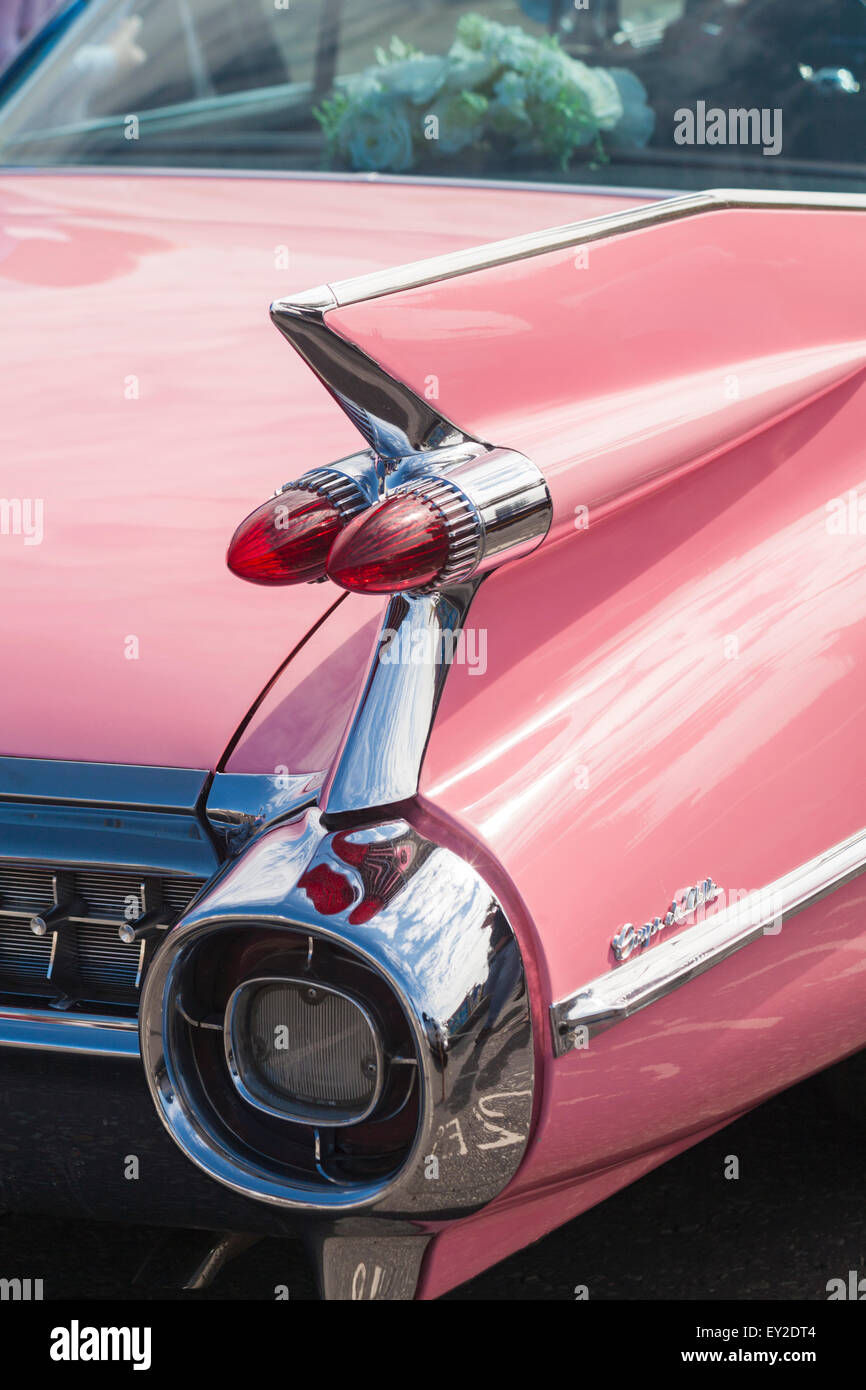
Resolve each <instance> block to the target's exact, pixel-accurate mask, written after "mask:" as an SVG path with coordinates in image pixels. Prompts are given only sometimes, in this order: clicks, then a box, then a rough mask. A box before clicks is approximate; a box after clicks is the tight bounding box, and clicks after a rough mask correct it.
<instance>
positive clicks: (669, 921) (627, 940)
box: [610, 878, 722, 960]
mask: <svg viewBox="0 0 866 1390" xmlns="http://www.w3.org/2000/svg"><path fill="white" fill-rule="evenodd" d="M721 891H722V890H721V888H719V887H717V885H716V884H715V883H714V882H713V880H712V879H711V878H705V879H703V880H702V882H701V883H697V884H695V886H694V888H687V889H686V891H685V892H684V893H681V894H680V895H679V897H678V898H675V899H674V901H673V902H672V903H671V905H670V907H669V908H668V910H667V912H666V913H665V915H664V917H653V918H652V920H651V921H649V922H644V924H643V926H642V927H636V926H634V925H633V924H632V923H631V922H626V924H625V926H624V927H623V928H622V929H621V930H620V931H618V932H617V934H616V936H615V937H614V938H613V941H612V942H611V943H610V944H611V946H612V947H613V953H614V955H615V956H616V958H617V960H628V958H629V956H630V955H632V954H633V952H634V951H642V950H643V948H644V946H647V945H648V944H649V942H650V941H652V939H653V937H654V936H658V934H659V932H661V931H664V929H665V927H676V926H679V924H680V922H685V921H686V920H687V918H689V917H691V916H692V914H693V913H695V912H697V911H698V909H699V908H702V907H706V905H707V903H714V902H715V901H716V898H717V897H718V896H719V894H720V893H721Z"/></svg>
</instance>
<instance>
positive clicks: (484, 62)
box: [443, 39, 500, 92]
mask: <svg viewBox="0 0 866 1390" xmlns="http://www.w3.org/2000/svg"><path fill="white" fill-rule="evenodd" d="M499 66H500V64H499V63H498V62H497V60H496V58H493V57H491V56H490V55H489V54H487V53H479V52H477V51H476V50H475V49H474V48H469V47H467V45H466V44H465V43H462V42H461V41H460V39H456V40H455V42H454V43H453V44H452V45H451V48H450V49H449V51H448V73H447V75H446V78H445V83H444V87H443V90H444V91H446V92H465V91H471V90H472V88H473V87H483V86H484V84H485V82H489V81H490V79H491V77H493V75H494V73H496V72H498V70H499Z"/></svg>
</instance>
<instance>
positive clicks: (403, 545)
mask: <svg viewBox="0 0 866 1390" xmlns="http://www.w3.org/2000/svg"><path fill="white" fill-rule="evenodd" d="M448 551H449V535H448V527H447V525H446V523H445V518H444V517H443V516H442V514H441V513H440V512H439V511H438V510H437V509H436V508H435V507H434V506H432V505H431V503H429V502H427V501H425V499H424V498H421V497H414V496H411V495H410V496H404V497H392V498H390V499H389V500H388V501H387V502H380V503H379V505H378V506H376V507H372V508H371V509H370V510H369V511H366V512H363V513H362V514H361V515H360V516H357V517H355V519H354V521H351V522H350V523H349V525H348V526H347V527H346V529H345V530H344V531H343V532H341V534H340V535H339V536H338V538H337V540H336V541H335V542H334V546H333V549H332V550H331V553H330V555H329V556H328V577H329V578H330V579H333V581H334V583H335V584H339V585H341V586H342V588H344V589H353V590H356V591H357V592H358V593H363V594H394V593H399V592H400V591H401V590H404V589H422V588H425V587H426V586H427V585H428V584H432V583H433V582H434V580H435V579H436V577H437V576H438V575H439V574H440V573H441V572H442V570H443V569H444V568H445V565H446V563H447V561H448Z"/></svg>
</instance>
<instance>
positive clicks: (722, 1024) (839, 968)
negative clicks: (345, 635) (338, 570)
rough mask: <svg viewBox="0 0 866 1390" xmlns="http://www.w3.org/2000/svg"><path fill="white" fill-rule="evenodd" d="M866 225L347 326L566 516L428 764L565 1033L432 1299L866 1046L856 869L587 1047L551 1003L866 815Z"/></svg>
mask: <svg viewBox="0 0 866 1390" xmlns="http://www.w3.org/2000/svg"><path fill="white" fill-rule="evenodd" d="M862 226H863V222H862V220H858V215H856V214H848V213H833V214H830V213H826V214H817V213H814V212H803V213H793V214H788V213H776V212H773V213H766V212H743V213H736V214H734V213H730V214H729V213H712V214H709V215H707V216H705V217H703V218H695V219H691V220H689V221H688V222H682V223H677V224H671V225H669V226H667V227H660V228H658V229H654V230H652V231H645V232H639V233H636V234H634V235H632V236H629V237H619V238H616V239H614V240H612V241H611V242H610V243H607V242H605V243H598V244H595V245H593V246H591V247H590V256H589V265H588V267H587V268H585V269H580V270H578V269H576V268H575V267H574V265H573V264H571V263H570V262H569V260H568V258H567V257H566V256H564V255H562V254H561V253H557V254H556V255H553V256H550V257H544V258H539V259H537V260H535V261H534V262H533V261H532V260H527V261H524V262H520V263H519V264H517V265H515V266H510V267H508V268H506V269H504V270H502V271H500V270H496V271H489V272H483V273H479V274H477V275H475V276H472V277H462V278H461V279H460V280H454V281H450V282H446V283H443V284H441V285H439V286H436V287H433V288H427V289H424V290H418V291H413V292H409V293H407V294H405V295H400V296H393V297H392V299H390V300H383V301H381V302H379V304H378V306H377V305H375V304H374V305H359V306H354V307H352V308H350V309H346V310H342V311H340V314H339V315H332V316H331V318H332V322H333V323H334V326H337V327H339V330H340V331H341V332H344V333H346V334H349V333H350V331H351V334H352V336H354V337H356V338H357V339H358V341H360V342H361V343H362V345H363V346H365V347H366V348H367V350H368V351H371V352H373V353H375V355H377V356H379V357H380V359H382V360H385V362H386V365H393V364H394V363H396V361H397V360H398V359H399V360H400V362H401V363H402V374H403V376H404V378H405V379H407V380H408V381H409V382H410V384H413V385H415V386H416V389H417V388H418V384H419V383H420V381H421V380H423V378H424V377H427V376H429V375H430V374H431V373H433V374H435V375H437V376H438V378H439V381H440V385H441V394H440V400H439V405H440V407H441V409H442V410H443V412H444V413H445V414H446V415H448V416H449V417H450V418H454V419H456V420H457V421H458V422H459V423H460V424H461V425H462V426H463V427H465V428H469V429H471V430H472V431H473V432H475V433H477V434H478V435H480V436H481V437H482V438H485V439H489V440H491V441H492V442H494V443H496V444H500V445H505V446H513V447H518V448H521V449H523V450H524V451H525V452H526V453H527V454H529V455H530V457H533V458H534V459H535V460H536V461H537V462H539V463H541V465H542V467H543V468H544V470H545V472H546V474H547V476H548V479H549V481H550V484H551V488H552V491H553V496H554V505H555V522H554V528H553V532H552V534H551V537H550V539H549V540H548V541H547V542H546V543H545V545H544V546H542V548H541V549H540V550H539V551H538V552H537V553H536V554H535V555H534V556H532V557H530V558H529V559H528V560H524V561H521V562H519V563H516V564H514V565H511V566H505V567H503V569H502V570H501V571H500V572H498V573H497V574H495V575H494V576H493V577H491V578H490V579H488V580H486V581H485V583H484V584H483V585H482V587H481V589H480V591H479V594H478V597H477V599H476V601H475V603H474V605H473V608H472V610H471V615H470V623H471V625H473V626H474V627H477V628H480V629H484V630H486V632H487V652H488V670H487V674H486V676H485V677H484V679H478V678H477V677H475V678H473V677H471V676H470V675H469V673H468V671H467V669H466V668H463V667H460V666H457V667H455V668H454V670H453V671H452V673H451V675H450V677H449V682H448V684H447V686H446V690H445V694H444V697H443V701H442V705H441V707H440V711H439V715H438V718H437V721H436V725H435V728H434V732H433V736H432V738H431V742H430V745H429V748H428V753H427V758H426V762H425V766H424V770H423V776H422V794H423V797H424V799H425V800H426V801H427V802H429V803H430V804H432V805H435V807H436V808H437V811H438V813H439V814H440V815H441V814H444V815H445V816H446V817H448V818H450V820H451V822H452V824H453V826H454V827H455V829H454V833H455V835H457V836H459V835H460V833H461V830H462V832H463V833H465V834H467V835H468V836H470V837H472V838H474V839H477V840H478V841H480V842H481V843H482V844H483V845H484V846H485V847H486V849H487V850H488V851H489V852H490V853H491V854H492V855H493V856H494V858H495V859H496V860H497V861H498V863H499V864H500V865H501V866H502V867H503V869H504V871H505V872H506V873H507V875H508V876H509V878H510V879H511V881H512V882H513V883H514V884H515V885H517V887H518V888H519V893H520V897H521V900H522V902H523V904H525V908H526V913H525V915H518V925H519V929H520V930H521V931H522V932H523V942H524V950H525V951H526V952H527V954H532V956H533V957H534V959H535V961H536V963H537V971H536V972H535V974H534V978H535V979H536V980H537V982H538V994H537V995H536V998H535V1004H536V1022H537V1026H538V1028H539V1029H540V1030H541V1034H542V1051H541V1071H540V1073H539V1077H538V1080H539V1082H540V1091H541V1095H542V1102H541V1112H540V1115H539V1117H538V1123H537V1130H536V1134H535V1138H534V1142H533V1143H532V1144H531V1146H530V1149H529V1151H528V1154H527V1158H526V1159H525V1161H524V1164H523V1166H522V1168H521V1170H520V1172H519V1173H518V1175H517V1177H516V1179H515V1180H514V1182H513V1183H512V1185H511V1187H510V1188H509V1189H508V1190H507V1192H506V1193H504V1194H503V1195H502V1196H501V1197H500V1198H499V1199H497V1201H496V1202H495V1203H494V1204H493V1206H492V1207H491V1208H489V1209H488V1210H487V1212H485V1214H484V1217H483V1219H474V1220H473V1221H470V1222H467V1223H461V1224H460V1225H459V1226H457V1227H455V1228H454V1229H453V1230H452V1231H450V1232H449V1233H447V1235H444V1236H442V1237H441V1245H440V1244H439V1243H436V1244H434V1246H433V1248H432V1250H431V1254H430V1257H429V1261H428V1266H427V1269H428V1274H427V1284H426V1288H427V1289H428V1291H430V1292H432V1291H437V1290H438V1291H442V1289H444V1288H445V1287H448V1285H449V1280H452V1279H453V1278H454V1277H460V1278H465V1277H467V1275H466V1273H465V1272H461V1271H464V1270H466V1269H467V1268H470V1267H471V1268H473V1269H476V1268H481V1267H483V1266H484V1265H485V1264H487V1263H489V1249H490V1244H491V1242H493V1243H495V1244H496V1246H497V1249H498V1251H499V1253H500V1257H501V1255H502V1254H505V1253H508V1251H509V1250H513V1249H516V1248H518V1247H519V1246H520V1245H522V1244H525V1243H526V1242H527V1241H528V1240H531V1239H534V1238H536V1237H537V1236H538V1235H540V1234H543V1232H544V1230H545V1229H549V1228H550V1226H552V1225H554V1224H556V1220H557V1217H556V1216H555V1212H557V1211H559V1212H562V1213H565V1212H566V1211H567V1214H576V1213H577V1212H579V1211H581V1210H583V1209H585V1207H586V1206H587V1205H590V1204H591V1203H592V1202H594V1201H597V1200H599V1195H598V1194H599V1192H601V1194H602V1195H605V1192H606V1191H607V1190H612V1189H613V1188H614V1187H616V1186H618V1185H621V1183H622V1182H625V1181H629V1180H631V1179H630V1177H629V1176H628V1174H629V1172H631V1171H632V1168H631V1165H633V1164H636V1165H637V1166H638V1169H639V1170H641V1171H643V1170H644V1169H643V1168H642V1167H641V1165H644V1164H646V1166H647V1167H651V1166H653V1164H654V1163H655V1162H658V1161H661V1159H662V1158H663V1157H664V1156H666V1154H667V1153H668V1151H669V1146H670V1145H671V1144H674V1145H679V1146H685V1145H686V1144H688V1143H689V1142H694V1141H695V1140H696V1139H697V1138H700V1137H701V1136H702V1135H703V1134H705V1133H707V1132H708V1131H710V1130H712V1129H714V1128H716V1127H718V1126H719V1125H721V1124H724V1123H726V1122H728V1121H729V1120H730V1119H731V1118H733V1117H735V1116H736V1115H737V1114H739V1113H742V1111H744V1110H745V1109H748V1108H749V1107H750V1106H752V1105H755V1104H757V1103H759V1102H760V1101H761V1100H763V1099H765V1098H766V1097H767V1096H769V1095H771V1094H773V1093H774V1092H775V1091H778V1090H780V1089H783V1088H784V1087H786V1086H788V1085H791V1084H793V1083H794V1082H796V1081H797V1080H798V1079H800V1078H802V1077H804V1076H806V1075H808V1074H809V1073H811V1072H813V1071H816V1070H819V1069H820V1068H822V1067H824V1066H827V1065H829V1064H830V1063H831V1062H832V1061H834V1060H836V1059H838V1058H839V1057H841V1056H844V1055H846V1054H847V1053H850V1052H852V1051H854V1050H856V1049H858V1048H861V1047H863V1046H864V1045H866V1021H864V1017H863V1010H862V998H863V991H864V986H866V931H864V927H863V920H864V914H863V909H864V902H866V889H864V888H863V886H862V883H861V882H855V883H853V884H851V885H849V886H847V887H846V888H845V889H843V890H840V891H839V892H837V893H835V894H834V895H833V896H832V897H831V898H829V899H827V900H825V901H824V902H822V903H821V904H819V905H817V906H816V907H814V908H812V909H810V910H809V911H807V912H806V913H803V914H802V915H801V916H799V917H798V918H796V919H795V920H794V921H792V922H791V923H790V924H788V925H787V926H785V927H784V928H783V930H782V931H781V933H780V934H779V935H777V936H776V935H773V936H767V937H765V938H764V939H763V940H762V941H760V942H759V943H756V944H755V945H753V946H752V947H750V948H748V949H747V950H745V951H743V952H742V953H740V954H738V955H736V956H734V957H731V958H730V959H729V960H728V961H726V962H725V963H724V964H723V965H721V966H718V967H716V968H715V969H713V970H712V971H711V972H709V973H708V974H706V975H704V976H703V977H701V978H700V979H699V980H697V981H694V982H692V983H691V984H689V985H688V986H686V987H685V988H683V989H681V990H680V991H678V992H677V993H675V994H672V995H671V996H669V997H668V998H666V999H664V1000H662V1001H660V1002H659V1003H656V1004H655V1005H653V1006H651V1007H650V1008H648V1009H646V1010H645V1011H643V1012H642V1013H640V1014H638V1015H636V1016H635V1017H634V1018H632V1019H630V1020H628V1021H627V1022H625V1023H623V1024H620V1025H618V1026H617V1027H615V1028H613V1029H611V1030H610V1031H609V1032H607V1033H604V1034H601V1035H600V1036H599V1037H597V1038H595V1039H593V1040H592V1042H591V1043H590V1045H589V1046H588V1047H587V1048H586V1049H585V1050H578V1051H575V1052H572V1053H570V1054H569V1055H567V1056H565V1057H563V1058H560V1059H558V1060H554V1058H553V1055H552V1048H551V1038H550V1031H549V1024H548V1020H547V1009H548V1006H549V1004H550V1002H551V1000H553V999H556V998H558V997H561V996H562V995H565V994H568V993H570V992H572V991H574V990H576V989H577V988H578V987H579V986H580V985H582V984H584V983H586V982H588V981H589V980H591V979H592V978H593V977H594V976H597V975H599V974H602V973H604V972H605V971H607V970H609V969H615V968H616V966H615V962H614V959H613V956H612V952H611V950H610V940H611V937H612V936H613V934H614V933H615V932H616V931H617V930H618V929H619V928H620V927H621V926H622V925H623V923H625V922H629V921H632V922H642V921H644V920H646V919H647V918H648V917H652V916H654V915H655V914H657V913H663V912H664V911H665V910H666V908H667V905H668V904H669V902H670V901H671V899H672V898H673V897H674V895H675V894H676V893H677V892H678V891H680V890H681V889H683V888H685V887H688V886H689V885H691V884H693V883H695V882H697V881H698V880H699V879H701V878H703V877H704V876H706V875H711V876H712V877H713V878H714V879H715V880H716V882H717V883H718V884H720V885H722V886H723V887H724V888H725V889H726V890H727V891H728V892H731V891H736V892H737V893H745V892H747V891H751V890H754V889H757V888H760V887H762V886H763V885H765V884H767V883H768V882H770V881H772V880H773V879H775V878H777V877H779V876H782V875H784V874H786V873H787V872H789V871H791V870H792V869H794V868H796V867H797V866H798V865H799V864H801V863H803V862H805V861H806V860H808V859H810V858H812V857H814V856H816V855H818V854H820V853H821V852H822V851H823V850H825V849H827V848H828V847H829V846H830V845H832V844H833V843H835V842H837V841H839V840H841V839H843V838H845V837H846V836H848V835H850V834H852V833H854V832H855V831H857V830H859V829H861V828H862V827H863V826H864V824H866V806H864V792H863V788H864V786H866V748H864V745H863V742H862V740H861V739H860V738H859V735H858V728H859V722H860V711H861V710H862V708H863V706H864V702H866V674H864V673H866V622H864V614H866V547H864V539H863V536H864V534H866V518H864V519H863V520H861V519H860V507H859V501H860V498H861V497H862V496H863V495H864V493H866V465H864V462H863V456H862V444H861V441H862V438H863V433H864V425H866V383H864V375H863V366H864V362H866V353H864V338H863V325H864V323H866V290H864V287H863V286H862V285H860V284H859V283H858V284H857V285H856V286H851V285H850V276H849V274H848V267H849V266H850V264H851V258H852V256H853V255H854V248H855V247H856V245H858V244H859V236H860V234H861V229H862ZM581 277H582V278H581ZM398 300H399V301H400V302H399V303H398V302H397V301H398ZM374 309H375V310H376V314H375V323H374V322H373V316H372V311H373V310H374ZM415 310H417V313H416V312H415ZM461 318H462V319H463V321H464V322H466V321H468V322H470V323H472V324H473V325H474V329H475V334H474V341H472V342H471V344H470V343H469V341H468V339H469V337H470V335H466V337H463V336H461V334H460V333H459V332H458V320H460V319H461ZM395 335H396V337H397V338H398V339H399V341H398V342H394V337H395ZM479 340H480V341H482V342H486V343H487V344H489V346H490V353H489V354H487V355H485V354H484V353H482V352H479V351H478V343H479ZM530 362H531V363H532V370H531V371H530V370H528V366H527V364H528V363H530ZM494 363H495V367H494V365H493V364H494ZM422 373H423V376H422ZM521 380H522V381H523V386H522V387H521V386H520V382H521ZM576 509H577V510H576ZM864 510H866V509H864ZM712 910H713V909H711V911H712ZM649 949H652V947H650V948H649ZM606 1170H610V1173H611V1174H613V1175H616V1174H619V1177H618V1178H617V1177H616V1176H614V1177H613V1179H612V1180H609V1178H607V1177H606V1178H605V1179H604V1180H601V1179H600V1178H599V1176H598V1175H600V1174H602V1173H603V1172H605V1171H606ZM572 1185H573V1186H572ZM602 1189H604V1191H602ZM545 1193H549V1194H550V1198H549V1199H548V1198H546V1197H545V1195H544V1194H545ZM521 1199H523V1200H524V1201H525V1203H526V1205H524V1204H523V1202H522V1201H521ZM563 1203H564V1204H565V1205H563ZM545 1212H546V1215H545ZM456 1251H459V1252H460V1253H459V1259H455V1252H456Z"/></svg>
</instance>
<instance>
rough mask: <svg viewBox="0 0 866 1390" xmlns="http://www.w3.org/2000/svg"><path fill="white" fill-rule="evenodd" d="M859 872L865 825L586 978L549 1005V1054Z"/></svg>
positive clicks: (691, 975)
mask: <svg viewBox="0 0 866 1390" xmlns="http://www.w3.org/2000/svg"><path fill="white" fill-rule="evenodd" d="M864 870H866V830H859V831H858V832H857V834H856V835H852V836H850V837H849V838H848V839H847V840H842V841H841V842H840V843H839V844H837V845H834V846H833V847H832V848H831V849H828V850H825V852H824V853H823V854H819V855H817V856H816V857H815V858H814V859H810V860H808V861H807V862H806V863H805V864H801V865H800V866H799V867H798V868H796V869H793V870H792V871H791V873H789V874H785V875H783V876H782V877H781V878H778V879H776V880H775V881H774V882H772V883H769V884H767V886H766V887H765V888H761V889H758V890H757V892H754V893H750V894H749V895H748V896H747V897H745V898H742V899H741V900H740V901H739V902H736V903H732V904H731V905H729V906H728V907H726V908H724V909H723V910H722V911H721V912H718V913H716V914H715V915H714V916H710V917H707V918H705V920H704V921H702V922H699V923H697V924H696V925H695V926H693V927H688V928H686V929H685V930H684V931H682V932H681V933H680V935H679V936H675V937H672V938H671V939H670V940H667V941H662V942H660V943H659V944H658V945H657V946H652V947H650V948H649V949H648V950H647V951H645V952H644V954H643V955H641V956H639V957H637V958H636V959H634V960H630V961H628V962H627V963H625V964H623V965H620V966H617V967H615V968H613V969H611V970H609V971H608V972H607V973H606V974H604V975H600V976H598V978H597V979H595V980H591V981H590V982H589V984H586V985H583V986H582V987H581V988H580V989H578V990H576V991H575V992H574V993H573V994H570V995H568V996H567V997H566V998H565V999H560V1000H558V1001H557V1003H555V1004H552V1005H551V1009H550V1017H551V1026H552V1029H553V1052H554V1056H556V1057H561V1056H562V1055H563V1054H564V1053H566V1052H569V1051H571V1049H572V1048H573V1047H575V1045H576V1043H577V1041H578V1040H579V1038H585V1037H587V1036H589V1037H592V1036H594V1035H595V1034H596V1033H599V1032H602V1031H603V1030H605V1029H607V1028H610V1027H612V1026H613V1025H614V1024H616V1023H621V1022H622V1021H623V1019H626V1018H630V1017H631V1015H632V1014H635V1013H637V1012H638V1010H640V1009H645V1008H646V1007H647V1006H648V1005H649V1004H654V1003H655V1002H656V1000H658V999H663V998H665V996H666V995H668V994H670V993H671V992H672V991H673V990H675V989H679V988H680V986H681V985H684V984H687V983H688V981H689V980H693V979H695V978H696V976H698V975H702V974H703V973H704V971H705V970H710V969H712V967H713V966H715V965H720V964H721V962H722V961H724V960H727V958H728V956H730V955H733V953H734V952H735V951H739V950H741V949H742V948H743V947H744V946H749V945H751V944H752V942H754V941H757V940H758V939H759V938H760V937H762V936H764V935H775V934H776V933H777V932H778V931H780V930H781V928H782V926H783V925H784V923H785V922H788V921H790V919H791V918H792V917H795V916H796V915H797V913H799V912H803V911H805V909H806V908H809V907H812V906H813V905H814V904H815V903H817V902H820V901H821V899H822V898H825V897H827V896H828V894H830V893H833V892H835V891H836V890H837V889H839V888H842V887H844V885H845V884H846V883H849V882H850V881H851V880H852V879H854V878H857V877H858V876H859V875H860V874H862V873H863V872H864ZM578 1030H586V1031H585V1032H581V1033H579V1032H578Z"/></svg>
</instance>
